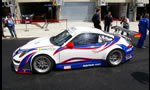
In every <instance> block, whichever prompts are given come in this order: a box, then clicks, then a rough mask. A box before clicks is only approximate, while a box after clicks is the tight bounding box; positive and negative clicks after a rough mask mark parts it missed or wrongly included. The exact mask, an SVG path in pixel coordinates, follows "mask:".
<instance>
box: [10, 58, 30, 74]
mask: <svg viewBox="0 0 150 90" xmlns="http://www.w3.org/2000/svg"><path fill="white" fill-rule="evenodd" d="M16 61H17V60H15V59H13V60H12V63H13V69H14V70H15V72H16V73H27V74H31V73H32V70H31V68H30V64H29V63H28V64H25V65H24V66H23V67H22V68H19V66H20V62H16Z"/></svg>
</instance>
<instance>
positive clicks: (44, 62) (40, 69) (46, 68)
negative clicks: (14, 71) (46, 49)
mask: <svg viewBox="0 0 150 90" xmlns="http://www.w3.org/2000/svg"><path fill="white" fill-rule="evenodd" d="M52 67H53V61H52V59H51V58H50V57H49V56H46V55H40V56H37V57H35V58H34V59H33V62H32V69H33V72H34V73H41V74H43V73H48V72H50V71H51V70H52Z"/></svg>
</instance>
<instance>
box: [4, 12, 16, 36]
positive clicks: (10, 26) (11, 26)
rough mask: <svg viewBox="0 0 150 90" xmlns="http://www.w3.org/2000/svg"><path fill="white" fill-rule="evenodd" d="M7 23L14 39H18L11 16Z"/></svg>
mask: <svg viewBox="0 0 150 90" xmlns="http://www.w3.org/2000/svg"><path fill="white" fill-rule="evenodd" d="M5 21H6V22H8V29H9V32H10V34H11V36H12V37H13V38H17V35H16V32H15V21H14V18H13V17H12V16H11V15H10V14H9V15H8V16H7V17H6V18H5Z"/></svg>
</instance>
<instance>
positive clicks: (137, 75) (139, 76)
mask: <svg viewBox="0 0 150 90" xmlns="http://www.w3.org/2000/svg"><path fill="white" fill-rule="evenodd" d="M131 76H132V77H133V78H134V79H135V80H137V81H138V82H140V83H142V84H147V83H149V74H147V73H145V72H133V73H132V74H131Z"/></svg>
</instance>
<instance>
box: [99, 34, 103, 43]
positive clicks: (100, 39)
mask: <svg viewBox="0 0 150 90" xmlns="http://www.w3.org/2000/svg"><path fill="white" fill-rule="evenodd" d="M102 42H104V41H103V38H102V37H101V36H100V35H99V36H98V43H102Z"/></svg>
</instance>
